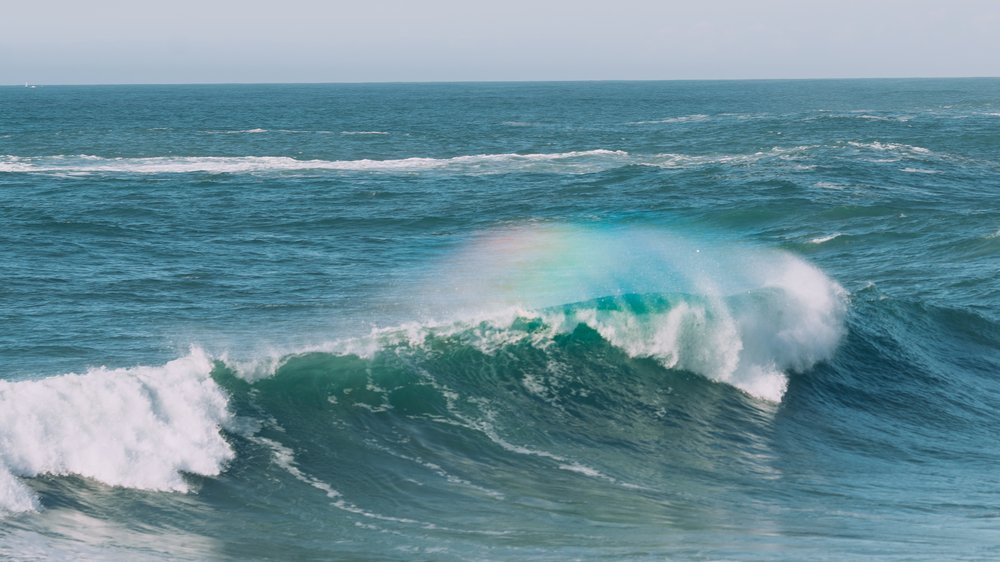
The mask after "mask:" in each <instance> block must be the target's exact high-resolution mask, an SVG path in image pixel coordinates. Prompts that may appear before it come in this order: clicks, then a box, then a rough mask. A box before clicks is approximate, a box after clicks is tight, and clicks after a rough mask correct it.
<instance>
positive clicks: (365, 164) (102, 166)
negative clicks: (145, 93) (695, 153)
mask: <svg viewBox="0 0 1000 562" xmlns="http://www.w3.org/2000/svg"><path fill="white" fill-rule="evenodd" d="M628 157H629V155H628V153H627V152H623V151H619V150H605V149H596V150H582V151H571V152H559V153H542V154H477V155H468V156H455V157H453V158H419V157H417V158H401V159H396V160H367V159H366V160H298V159H295V158H289V157H287V156H156V157H149V158H102V157H98V156H91V155H77V156H39V157H18V156H0V172H18V173H76V174H93V173H127V174H176V173H210V174H240V173H265V172H290V171H303V172H305V171H322V170H332V171H360V172H365V171H367V172H392V173H401V172H402V173H406V172H422V171H428V170H448V171H453V172H457V173H471V174H491V173H507V172H516V171H528V172H531V171H536V172H554V171H558V172H560V173H574V172H576V173H590V172H595V171H601V170H605V169H609V168H614V167H618V166H622V165H626V164H628V163H629V158H628Z"/></svg>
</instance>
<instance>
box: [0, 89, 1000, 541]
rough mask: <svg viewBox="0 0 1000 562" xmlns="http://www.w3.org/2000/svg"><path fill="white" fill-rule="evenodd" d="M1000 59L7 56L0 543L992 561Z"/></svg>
mask: <svg viewBox="0 0 1000 562" xmlns="http://www.w3.org/2000/svg"><path fill="white" fill-rule="evenodd" d="M997 86H998V82H997V81H996V80H943V81H937V80H913V81H908V80H904V81H865V80H861V81H843V82H840V81H818V82H810V81H793V82H781V81H775V82H720V83H714V82H713V83H681V82H669V83H591V84H571V83H561V84H450V85H430V84H423V85H402V84H394V85H296V86H199V87H194V86H191V87H188V86H170V87H159V86H148V87H124V86H122V87H96V86H95V87H88V88H75V87H39V88H34V89H31V88H27V89H26V88H7V89H3V88H0V123H3V125H4V130H3V131H0V155H2V156H0V224H2V225H3V228H0V248H2V250H3V259H0V279H2V283H0V326H3V329H0V559H5V560H6V559H12V560H64V559H87V560H130V561H131V560H163V559H167V560H191V561H201V560H292V559H293V560H414V559H420V560H442V561H450V560H455V561H459V560H461V561H465V560H546V561H561V560H626V559H627V560H650V561H652V560H708V559H712V560H768V561H770V560H814V559H820V560H822V559H834V560H842V559H862V558H874V559H879V560H951V559H970V560H976V559H997V558H1000V552H998V551H997V547H996V545H997V544H998V541H997V540H996V539H997V536H996V530H995V529H996V525H995V524H994V523H995V521H996V518H997V517H996V516H997V513H1000V501H998V499H997V494H996V492H995V491H996V490H997V489H998V486H1000V482H998V478H997V475H996V474H997V470H996V467H997V466H998V465H1000V449H998V448H997V446H996V443H995V442H996V435H998V434H1000V414H998V412H1000V383H998V380H997V377H996V374H997V373H998V372H1000V277H998V276H997V274H996V273H997V271H1000V235H998V228H1000V209H998V207H997V205H996V198H997V194H996V189H995V186H997V185H1000V177H998V173H1000V172H998V171H1000V163H998V160H997V154H1000V145H998V141H997V135H996V125H997V119H996V114H997V110H998V108H1000V99H998V98H997V92H998V91H1000V88H998V87H997Z"/></svg>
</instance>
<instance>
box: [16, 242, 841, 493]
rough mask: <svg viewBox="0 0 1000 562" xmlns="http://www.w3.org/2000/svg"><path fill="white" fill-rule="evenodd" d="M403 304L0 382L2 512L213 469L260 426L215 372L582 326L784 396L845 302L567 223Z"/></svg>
mask: <svg viewBox="0 0 1000 562" xmlns="http://www.w3.org/2000/svg"><path fill="white" fill-rule="evenodd" d="M412 297H413V302H414V305H413V308H412V310H411V311H410V312H409V313H410V314H412V315H413V318H418V319H419V320H413V321H409V322H400V323H399V324H397V325H393V326H390V327H384V328H377V329H375V330H373V331H372V332H371V333H370V334H368V335H365V336H360V337H352V338H340V339H336V340H333V341H331V342H329V343H327V344H322V345H318V346H311V347H309V348H303V349H295V350H286V351H284V352H280V353H276V354H271V355H268V356H266V357H249V358H237V357H230V356H229V355H228V354H227V353H226V352H225V350H219V351H218V352H216V353H214V355H215V358H214V359H213V357H212V355H210V354H209V353H208V352H206V351H204V350H202V349H201V348H198V347H196V348H193V349H192V351H191V352H190V354H188V355H187V356H185V357H182V358H179V359H177V360H175V361H172V362H170V363H168V364H166V365H164V366H161V367H136V368H132V369H118V370H111V369H103V368H101V369H92V370H90V371H88V372H86V373H84V374H67V375H61V376H56V377H50V378H47V379H41V380H36V381H20V382H8V381H0V443H3V444H4V447H3V449H2V450H0V453H2V454H0V512H5V513H11V512H21V511H30V510H36V509H38V508H39V507H40V504H39V500H38V498H37V497H35V495H34V494H33V493H32V491H31V490H30V489H29V488H28V487H27V486H26V485H25V484H24V482H22V481H21V480H20V478H23V477H35V476H40V475H46V474H49V475H68V474H75V475H80V476H85V477H88V478H92V479H94V480H97V481H100V482H103V483H105V484H108V485H112V486H122V487H130V488H137V489H144V490H157V491H174V492H185V491H187V490H188V489H189V486H188V484H187V483H186V481H185V480H184V478H183V477H182V475H183V474H196V475H203V476H213V475H218V474H220V473H221V472H223V471H224V470H225V469H226V466H227V463H229V462H230V461H231V460H232V459H233V458H234V455H235V452H234V450H233V448H232V446H231V445H230V444H229V442H228V441H227V440H226V439H225V438H224V434H225V433H241V434H248V435H249V434H252V433H253V428H254V427H255V426H254V424H253V423H247V422H246V420H243V421H240V420H239V419H238V416H236V415H235V414H234V413H233V411H232V407H231V405H230V404H229V403H228V401H227V400H228V399H227V393H226V391H225V390H224V389H223V388H222V387H221V386H220V383H219V382H218V381H216V380H215V379H214V378H213V372H215V371H217V368H218V366H220V365H228V367H225V368H226V369H231V370H232V371H233V372H235V373H236V374H238V375H239V376H240V377H242V378H243V379H244V380H246V381H250V383H253V382H254V381H259V380H261V379H265V378H268V377H272V376H274V375H275V373H276V372H280V370H281V369H282V367H283V366H284V365H287V364H288V363H290V362H294V361H295V360H296V358H299V357H302V356H304V355H307V354H310V353H327V354H332V355H333V356H334V357H360V358H366V357H367V358H371V357H374V356H376V355H378V354H380V353H392V352H397V351H399V350H405V351H406V352H407V353H414V352H416V353H419V352H420V350H421V349H424V348H425V347H426V346H428V345H441V344H442V343H443V344H445V345H466V346H472V347H474V348H476V349H478V350H479V351H480V352H482V353H486V354H490V353H496V352H498V351H499V350H503V349H507V348H509V347H510V346H513V345H529V346H530V347H532V348H535V349H539V350H543V351H544V350H545V349H546V348H547V347H549V346H551V345H553V343H554V342H556V341H557V340H558V339H559V338H561V337H565V336H566V335H568V334H571V333H573V332H575V331H577V330H580V329H587V330H592V331H593V332H595V333H596V334H599V336H600V337H601V338H602V339H603V340H604V341H605V342H606V343H607V344H609V345H611V346H613V347H614V348H617V349H619V350H621V351H622V352H624V353H626V354H627V355H628V356H630V357H635V358H649V359H652V360H654V361H656V362H658V363H659V364H661V365H662V366H663V367H665V368H667V369H679V370H684V371H689V372H693V373H697V374H699V375H701V376H704V377H706V378H708V379H711V380H714V381H717V382H720V383H726V384H729V385H732V386H734V387H736V388H738V389H740V390H742V391H744V392H746V393H747V394H749V395H750V396H753V397H755V398H757V399H761V400H765V401H774V402H776V401H780V400H781V398H782V395H783V394H784V392H785V388H786V385H787V376H788V374H789V373H790V372H793V371H804V370H807V369H809V368H810V367H811V366H813V365H814V364H815V363H817V362H819V361H823V360H826V359H828V358H830V357H831V356H832V355H833V353H834V352H835V350H836V347H837V345H838V343H839V341H840V340H841V338H842V336H843V334H844V316H845V313H846V309H847V298H846V292H845V291H844V290H843V289H842V288H841V287H840V285H838V284H837V283H836V282H834V281H833V280H831V279H830V278H828V277H827V276H826V275H825V274H824V273H823V272H822V271H820V270H819V269H817V268H816V267H814V266H812V265H810V264H809V263H807V262H806V261H804V260H803V259H801V258H798V257H796V256H794V255H791V254H788V253H785V252H780V251H775V250H770V249H764V248H758V247H750V246H745V245H736V244H727V243H722V242H719V241H717V240H712V239H710V238H702V239H696V238H689V237H683V236H679V235H676V234H672V233H669V232H665V231H663V230H660V229H650V228H636V227H626V228H604V229H598V228H589V227H581V226H572V225H559V224H555V225H528V226H517V227H511V228H506V229H500V230H494V231H490V232H487V233H483V234H481V235H480V236H478V237H476V238H475V239H474V240H473V241H471V242H470V243H469V244H468V245H467V246H466V247H464V248H463V249H461V250H460V251H459V252H457V253H455V254H454V255H452V256H450V257H449V258H447V259H445V260H443V261H442V262H441V263H438V264H435V266H434V267H432V268H431V270H430V273H428V274H427V275H426V278H425V281H424V283H423V288H422V289H421V290H420V291H418V294H416V295H412ZM525 384H526V385H528V386H529V387H530V386H531V384H530V381H528V382H526V383H525ZM489 431H493V430H489ZM491 439H494V437H493V436H491ZM495 439H496V440H497V441H498V442H500V443H504V444H505V443H506V442H505V441H503V440H502V439H501V438H499V437H496V438H495ZM38 443H44V445H43V446H42V447H38ZM511 447H514V446H511ZM515 448H516V447H515ZM549 456H551V457H552V458H558V457H555V456H554V455H549ZM560 460H561V459H560ZM568 466H571V467H573V466H576V467H580V466H582V465H578V464H569V465H568ZM579 470H584V471H585V472H587V473H591V472H593V473H594V474H598V475H599V473H597V472H595V471H593V470H591V469H589V468H587V467H583V468H580V469H579Z"/></svg>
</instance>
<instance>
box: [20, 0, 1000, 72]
mask: <svg viewBox="0 0 1000 562" xmlns="http://www.w3.org/2000/svg"><path fill="white" fill-rule="evenodd" d="M3 12H4V14H3V19H2V21H0V83H4V84H19V83H24V82H32V83H38V84H68V83H83V84H87V83H131V82H137V83H150V82H152V83H172V82H359V81H361V82H367V81H438V80H595V79H597V80H600V79H696V78H809V77H874V76H1000V0H934V1H930V0H815V1H812V0H756V1H755V0H691V1H676V0H660V1H654V0H644V1H638V0H602V1H591V0H578V1H573V2H570V1H565V0H558V1H546V0H532V1H527V0H505V1H503V2H492V1H476V0H465V1H453V0H424V1H420V0H413V1H397V0H355V1H352V2H338V1H326V2H323V1H319V0H271V1H266V2H265V1H260V0H239V1H237V0H171V1H169V2H165V1H161V2H154V1H144V0H86V1H78V0H73V1H70V0H14V1H12V2H8V3H6V5H5V6H4V9H3Z"/></svg>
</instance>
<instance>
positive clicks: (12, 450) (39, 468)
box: [0, 349, 233, 512]
mask: <svg viewBox="0 0 1000 562" xmlns="http://www.w3.org/2000/svg"><path fill="white" fill-rule="evenodd" d="M211 369H212V361H211V360H210V359H209V357H208V356H207V355H206V354H205V353H204V352H203V351H201V350H199V349H192V351H191V353H190V354H189V355H187V356H186V357H182V358H180V359H177V360H175V361H171V362H169V363H167V364H166V365H163V366H159V367H147V366H142V367H134V368H130V369H106V368H97V369H91V370H89V371H87V372H86V373H83V374H66V375H60V376H55V377H49V378H44V379H38V380H29V381H17V382H10V381H0V511H7V512H16V511H25V510H31V509H36V508H37V507H38V502H37V499H35V498H34V496H33V494H32V493H31V492H30V490H29V488H28V487H27V486H26V485H25V483H24V482H23V481H21V480H18V479H17V478H15V477H19V478H24V477H29V478H30V477H35V476H41V475H70V474H74V475H79V476H83V477H86V478H92V479H94V480H97V481H100V482H103V483H105V484H108V485H111V486H123V487H129V488H137V489H143V490H158V491H175V492H186V491H188V490H189V486H188V483H187V482H186V481H185V480H184V477H183V474H184V473H190V474H198V475H203V476H214V475H218V474H219V473H220V472H221V470H222V469H223V467H224V466H225V464H226V462H228V461H229V460H230V459H232V458H233V451H232V449H231V448H230V446H229V444H228V443H227V442H226V440H225V439H224V438H223V436H222V434H221V428H223V427H227V426H228V425H229V424H230V423H231V422H232V417H231V414H230V413H229V411H228V404H227V398H226V395H225V394H224V393H223V391H222V390H221V389H220V388H219V386H218V385H217V384H216V383H215V381H213V380H212V378H211V377H210V376H209V373H210V371H211Z"/></svg>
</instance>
